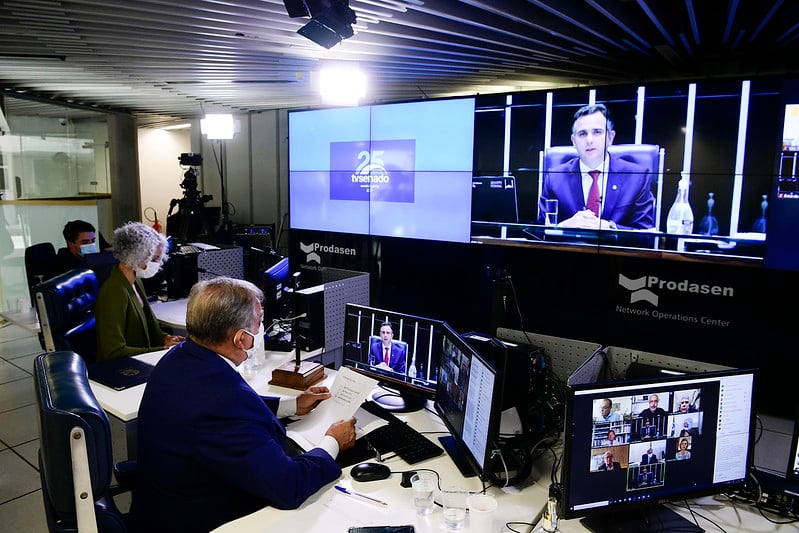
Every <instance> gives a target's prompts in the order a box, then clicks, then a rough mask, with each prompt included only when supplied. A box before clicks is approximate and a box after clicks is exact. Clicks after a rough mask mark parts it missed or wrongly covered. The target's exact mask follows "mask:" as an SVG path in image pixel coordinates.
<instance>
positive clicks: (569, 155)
mask: <svg viewBox="0 0 799 533" xmlns="http://www.w3.org/2000/svg"><path fill="white" fill-rule="evenodd" d="M608 152H609V153H611V154H613V155H615V156H617V157H619V158H621V159H624V160H627V161H630V162H632V163H637V164H638V165H640V166H642V167H644V168H646V169H648V170H649V172H650V176H651V178H650V182H649V186H650V188H651V189H652V194H653V195H654V197H655V206H654V207H655V228H656V229H660V209H661V197H662V196H663V164H664V161H665V157H666V150H665V149H664V148H661V147H660V146H659V145H657V144H613V145H611V146H609V147H608ZM575 157H577V150H576V149H575V148H574V147H573V146H552V147H550V148H547V149H546V150H543V151H542V152H541V155H540V158H541V161H540V165H541V172H539V174H538V196H539V199H540V197H541V189H542V188H543V185H544V175H545V174H546V172H547V171H548V170H549V169H551V168H553V167H556V166H558V165H562V164H563V163H566V162H567V161H569V160H570V159H574V158H575Z"/></svg>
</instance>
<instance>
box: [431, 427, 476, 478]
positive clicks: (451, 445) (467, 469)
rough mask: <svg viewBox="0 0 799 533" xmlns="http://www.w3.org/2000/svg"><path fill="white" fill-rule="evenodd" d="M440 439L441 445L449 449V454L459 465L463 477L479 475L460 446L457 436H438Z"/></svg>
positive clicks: (456, 464)
mask: <svg viewBox="0 0 799 533" xmlns="http://www.w3.org/2000/svg"><path fill="white" fill-rule="evenodd" d="M438 440H439V442H440V443H441V446H443V447H444V449H445V450H446V451H447V454H449V456H450V458H451V459H452V462H454V463H455V466H457V467H458V470H460V472H461V474H462V475H463V477H474V476H476V475H477V472H475V471H474V468H472V465H471V463H469V460H468V459H467V458H466V454H465V453H464V452H463V450H462V449H461V447H460V446H458V443H457V441H456V440H455V437H453V436H452V435H445V436H443V437H438Z"/></svg>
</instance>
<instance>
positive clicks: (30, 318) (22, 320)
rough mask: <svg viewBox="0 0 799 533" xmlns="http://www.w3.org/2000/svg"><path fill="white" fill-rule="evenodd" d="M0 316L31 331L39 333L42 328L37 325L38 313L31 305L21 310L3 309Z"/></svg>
mask: <svg viewBox="0 0 799 533" xmlns="http://www.w3.org/2000/svg"><path fill="white" fill-rule="evenodd" d="M0 316H2V317H3V318H5V319H6V320H8V321H9V322H12V323H14V324H16V325H17V326H19V327H21V328H23V329H25V330H27V331H30V332H31V333H39V331H41V329H42V328H41V327H40V326H39V315H38V314H37V313H36V309H34V308H33V307H29V308H27V309H23V310H21V311H3V312H2V313H0Z"/></svg>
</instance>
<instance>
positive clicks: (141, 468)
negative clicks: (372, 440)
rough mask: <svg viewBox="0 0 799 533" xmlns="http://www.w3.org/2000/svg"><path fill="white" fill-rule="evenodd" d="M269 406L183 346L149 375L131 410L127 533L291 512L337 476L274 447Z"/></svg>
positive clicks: (331, 465) (323, 455) (328, 464)
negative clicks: (265, 510)
mask: <svg viewBox="0 0 799 533" xmlns="http://www.w3.org/2000/svg"><path fill="white" fill-rule="evenodd" d="M277 406H278V401H277V399H276V398H263V397H261V396H258V394H257V393H256V392H255V391H254V390H253V389H252V388H251V387H250V386H249V385H248V384H247V383H246V382H245V381H244V380H243V379H242V377H241V376H240V375H239V374H238V373H237V372H236V370H234V369H233V368H232V367H231V366H230V365H229V364H228V363H227V362H226V361H225V360H223V359H222V357H220V356H219V355H217V354H216V353H214V352H212V351H210V350H207V349H205V348H203V347H201V346H199V345H197V344H195V343H194V342H193V341H191V340H186V341H185V342H183V343H181V344H180V345H178V346H176V347H175V348H173V349H172V350H170V351H169V352H168V353H167V354H166V355H165V356H164V357H163V358H162V359H161V361H159V363H158V365H157V366H156V367H155V369H154V370H153V372H152V375H151V376H150V379H149V381H148V382H147V387H146V388H145V391H144V396H143V398H142V401H141V406H140V407H139V417H138V435H139V441H138V442H139V448H138V469H137V480H136V482H137V484H136V488H135V490H134V493H133V502H132V508H131V515H132V518H133V520H134V523H135V525H136V526H138V527H137V528H136V529H135V530H136V531H181V532H188V531H204V532H207V531H210V530H212V529H214V528H215V527H217V526H219V525H220V524H223V523H225V522H228V521H230V520H233V519H235V518H238V517H241V516H244V515H246V514H249V513H251V512H253V511H256V510H258V509H260V508H262V507H264V506H267V505H272V506H274V507H277V508H279V509H294V508H296V507H298V506H299V505H301V504H302V503H303V502H304V501H305V500H306V499H307V498H308V497H309V496H311V495H312V494H313V493H314V492H316V491H317V490H319V488H320V487H323V486H324V485H326V484H327V483H330V482H331V481H333V480H334V479H337V478H338V477H339V476H340V475H341V469H340V468H339V466H338V465H337V464H336V462H335V461H334V460H333V458H332V457H330V455H329V454H328V453H327V452H326V451H324V450H322V449H320V448H315V449H312V450H311V451H309V452H308V453H305V454H303V455H300V456H297V457H289V456H288V455H286V453H285V452H284V451H283V450H284V443H285V440H286V435H285V429H284V428H283V426H282V425H281V423H280V421H279V420H278V419H277V418H276V416H275V414H274V412H276V411H277Z"/></svg>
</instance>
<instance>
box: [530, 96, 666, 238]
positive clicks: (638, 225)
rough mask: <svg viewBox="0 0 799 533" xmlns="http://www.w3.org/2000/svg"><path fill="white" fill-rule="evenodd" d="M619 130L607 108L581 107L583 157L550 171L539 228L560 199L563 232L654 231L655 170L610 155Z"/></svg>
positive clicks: (578, 126)
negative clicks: (549, 204) (550, 205)
mask: <svg viewBox="0 0 799 533" xmlns="http://www.w3.org/2000/svg"><path fill="white" fill-rule="evenodd" d="M615 136H616V132H615V131H614V130H613V121H612V120H611V118H610V112H609V111H608V108H607V107H606V106H605V105H603V104H595V105H587V106H583V107H581V108H580V109H579V110H577V112H576V113H575V114H574V124H573V125H572V135H571V140H572V144H573V145H574V147H575V148H576V149H577V155H578V156H579V157H575V158H573V159H571V160H570V161H567V162H566V163H563V164H562V165H558V166H556V167H553V168H550V169H546V177H545V178H544V184H543V186H542V189H541V197H540V200H539V209H538V212H539V221H538V222H539V224H543V223H544V220H543V218H544V214H545V213H546V209H545V206H546V200H548V199H556V200H558V220H560V221H561V222H559V223H558V226H559V227H563V228H587V229H606V230H615V229H650V228H653V227H655V214H654V213H655V204H654V195H653V194H652V190H651V188H650V171H649V169H646V168H644V167H642V166H640V165H637V164H635V163H632V162H630V161H625V160H624V159H621V158H619V157H615V156H613V155H610V154H609V153H608V147H609V146H610V145H611V144H613V139H614V137H615Z"/></svg>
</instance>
